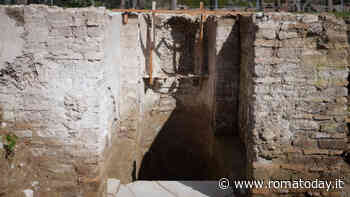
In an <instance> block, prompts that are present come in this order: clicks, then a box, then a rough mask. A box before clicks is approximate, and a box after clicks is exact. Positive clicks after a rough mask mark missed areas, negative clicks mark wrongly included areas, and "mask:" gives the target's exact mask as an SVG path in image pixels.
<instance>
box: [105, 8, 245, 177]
mask: <svg viewBox="0 0 350 197" xmlns="http://www.w3.org/2000/svg"><path fill="white" fill-rule="evenodd" d="M237 18H238V17H236V16H227V17H222V18H220V20H217V18H216V17H209V18H208V19H206V20H203V21H202V20H201V18H200V17H198V16H194V17H191V16H171V15H167V14H164V15H157V16H156V17H155V18H154V19H152V15H149V14H138V15H129V16H128V22H127V24H123V25H122V26H121V32H122V33H121V53H122V54H121V56H122V57H125V59H129V60H131V61H135V60H134V59H135V53H132V52H131V51H129V50H127V48H131V47H134V49H131V50H135V48H136V49H138V48H140V49H138V50H141V51H140V54H138V55H139V58H140V59H143V62H139V63H138V64H135V65H130V62H128V61H126V62H124V63H123V64H125V66H122V67H121V71H120V72H121V73H126V75H125V76H122V79H121V81H122V82H121V94H125V95H131V92H134V94H133V95H135V96H136V98H134V99H132V102H134V103H133V106H134V107H135V109H134V110H130V108H125V110H128V111H126V112H125V114H127V115H128V116H125V117H124V118H125V119H124V118H122V119H121V125H122V128H123V129H125V131H124V130H123V131H121V133H122V135H125V136H126V137H127V138H129V139H128V140H133V141H134V142H130V143H127V144H123V142H121V144H120V145H119V147H118V145H117V146H116V148H115V149H116V150H120V151H123V150H125V146H131V147H130V148H126V149H127V150H129V149H131V150H133V151H135V149H136V150H137V151H139V153H137V152H135V155H134V157H132V156H130V154H126V153H125V156H126V157H127V158H125V159H120V158H117V159H118V161H116V162H111V163H112V165H114V167H117V169H115V171H114V172H115V173H116V174H117V175H116V176H117V177H118V176H122V177H123V178H125V181H132V180H136V179H138V180H217V179H220V177H232V178H233V177H235V178H238V177H243V176H244V174H243V173H244V172H245V170H244V166H245V151H244V145H243V144H242V143H241V141H240V138H239V135H238V122H237V121H238V117H237V116H238V97H239V71H240V69H239V61H240V53H239V51H240V43H239V28H238V23H237ZM152 20H153V25H154V29H152ZM130 29H134V34H135V35H130V33H129V32H130ZM135 29H137V31H136V30H135ZM218 29H220V31H219V32H220V34H219V36H220V37H218V36H217V32H218V31H217V30H218ZM123 32H128V33H125V37H123ZM153 32H154V36H153ZM152 36H153V37H154V43H155V46H153V48H154V49H153V50H152V54H150V51H151V50H150V48H151V43H152V39H153V38H152ZM131 39H134V40H135V41H134V40H131ZM124 42H125V43H124ZM137 42H139V43H137ZM130 43H135V46H130ZM124 46H125V49H124V48H123V47H124ZM151 56H152V57H151ZM151 58H152V60H151V61H152V63H150V59H151ZM151 64H152V65H151ZM150 65H151V66H150ZM150 67H152V68H150ZM150 70H151V71H150ZM130 72H134V74H133V75H130ZM140 73H141V75H140ZM135 75H136V76H137V77H138V79H137V78H135ZM123 77H125V80H124V79H123ZM219 77H220V79H219ZM130 78H134V79H135V80H138V81H135V83H130ZM151 81H152V82H151ZM135 86H136V87H137V86H139V87H138V88H136V87H135ZM140 91H142V92H140ZM130 101H131V99H130V98H128V97H126V98H125V103H128V105H126V106H130V104H131V103H130ZM122 103H124V101H123V102H122ZM125 103H124V104H125ZM137 114H138V115H137ZM132 124H136V125H135V126H134V127H131V125H132ZM123 125H125V126H123ZM133 132H134V134H132V133H133ZM130 135H134V136H133V137H134V139H130V138H132V137H130ZM120 139H123V137H122V136H121V137H119V140H120ZM138 154H140V155H139V157H138ZM116 155H119V154H118V153H116ZM225 158H226V159H225ZM227 158H232V159H227ZM131 164H132V165H131ZM114 167H112V168H114ZM126 169H129V170H126ZM233 169H235V170H233ZM130 175H132V176H130ZM119 178H120V177H119ZM122 180H123V179H122ZM123 181H124V180H123Z"/></svg>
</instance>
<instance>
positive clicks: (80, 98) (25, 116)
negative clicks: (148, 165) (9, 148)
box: [0, 6, 121, 197]
mask: <svg viewBox="0 0 350 197" xmlns="http://www.w3.org/2000/svg"><path fill="white" fill-rule="evenodd" d="M113 18H115V17H113V16H108V15H107V13H106V10H105V9H103V8H100V9H95V8H85V9H62V8H48V7H47V6H11V7H6V6H2V7H0V29H1V33H0V35H1V41H0V92H1V93H0V108H1V120H0V122H1V133H0V135H1V136H4V135H6V133H13V134H16V135H17V136H18V137H19V138H18V140H17V144H16V148H15V150H14V151H15V153H14V156H13V158H10V159H8V160H6V159H5V158H4V157H3V151H4V150H3V148H1V150H0V155H1V158H0V173H1V174H2V178H0V193H1V195H4V196H22V195H23V193H22V191H28V192H29V191H32V192H34V195H35V196H36V197H44V196H97V194H98V193H103V191H104V174H105V173H104V172H105V166H104V164H105V161H106V160H105V159H106V157H105V156H106V152H107V151H106V150H107V149H108V147H110V144H111V143H110V141H111V136H112V131H113V130H114V131H115V127H116V121H115V120H116V118H117V115H118V109H117V106H116V97H117V94H118V90H117V88H116V87H117V84H118V77H117V76H118V70H117V67H116V66H112V64H111V62H112V61H114V62H118V60H116V59H115V58H116V57H118V56H116V55H115V54H117V50H116V49H115V48H113V47H116V46H118V45H117V44H116V43H115V42H116V41H118V40H117V38H118V37H117V38H113V39H111V37H109V36H108V35H113V34H114V33H116V32H113V31H112V30H111V29H109V27H115V28H116V29H118V22H120V21H121V20H120V18H119V20H117V21H115V20H112V19H113ZM107 19H108V20H107ZM112 22H113V23H112ZM112 55H113V56H112ZM2 142H4V141H3V140H2V141H1V142H0V143H1V147H2Z"/></svg>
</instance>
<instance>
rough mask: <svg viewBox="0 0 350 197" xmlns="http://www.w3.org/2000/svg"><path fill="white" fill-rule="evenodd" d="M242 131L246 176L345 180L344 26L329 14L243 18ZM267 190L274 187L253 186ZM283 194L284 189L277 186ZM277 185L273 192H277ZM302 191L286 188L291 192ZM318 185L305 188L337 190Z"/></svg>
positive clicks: (345, 40) (345, 37) (346, 67)
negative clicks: (322, 187) (343, 156)
mask: <svg viewBox="0 0 350 197" xmlns="http://www.w3.org/2000/svg"><path fill="white" fill-rule="evenodd" d="M241 40H242V42H241V46H242V52H241V61H242V64H241V69H242V70H241V91H240V94H241V95H240V98H241V99H240V102H241V104H240V107H241V109H240V115H241V117H240V133H241V137H242V138H243V139H244V141H245V145H246V148H247V150H248V159H249V161H248V165H249V170H248V175H249V177H250V178H254V179H269V180H295V179H297V180H299V179H300V178H301V179H303V180H305V179H308V180H310V179H311V180H315V179H319V180H333V181H334V180H335V179H342V180H344V181H345V182H346V185H347V189H345V190H344V189H341V190H337V191H335V192H338V193H343V195H346V194H347V193H348V192H349V186H348V184H349V182H350V180H349V178H350V177H349V176H348V174H349V171H350V167H349V164H347V163H345V161H344V159H343V158H342V156H341V155H342V154H343V152H344V151H345V150H346V149H347V148H348V147H347V146H348V145H347V133H348V129H347V127H346V117H347V116H348V111H347V85H348V61H347V57H348V48H349V45H348V43H347V41H348V39H347V35H346V26H345V25H344V23H343V21H342V20H339V19H336V18H335V17H332V16H328V15H327V16H322V15H320V16H318V15H308V14H304V15H300V14H299V15H296V14H288V13H283V14H279V13H269V14H255V15H253V16H252V17H242V20H241ZM261 192H262V193H263V194H265V195H266V196H271V195H272V194H270V193H269V192H271V191H268V192H266V191H258V190H256V191H253V193H261ZM278 192H282V193H284V194H286V191H285V190H283V191H278ZM278 192H277V193H278ZM293 192H296V193H303V192H305V190H300V189H298V190H297V191H292V190H289V193H288V195H289V196H294V195H296V194H293ZM332 192H334V191H331V192H328V193H327V192H325V190H317V191H315V192H314V193H313V192H310V191H309V192H308V194H307V195H321V196H334V195H335V194H334V193H332Z"/></svg>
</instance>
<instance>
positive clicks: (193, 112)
mask: <svg viewBox="0 0 350 197" xmlns="http://www.w3.org/2000/svg"><path fill="white" fill-rule="evenodd" d="M188 23H191V24H188ZM169 25H171V26H172V28H171V29H172V37H173V39H174V43H177V46H180V47H176V49H175V48H174V50H176V51H173V52H174V53H179V54H180V55H181V56H180V61H179V62H178V63H179V64H178V65H175V61H174V70H175V71H176V73H177V74H182V75H184V74H188V73H192V72H193V71H194V59H195V58H196V57H195V55H196V53H195V52H193V48H194V44H195V43H194V42H195V40H194V39H193V38H186V37H188V36H191V37H194V36H195V33H193V32H190V33H189V31H188V30H189V28H190V27H194V26H197V25H198V24H197V23H196V22H192V21H190V20H187V19H182V18H181V17H174V18H173V19H172V20H170V22H169ZM177 25H181V26H180V27H177ZM215 28H216V26H215ZM233 31H237V29H236V28H233ZM215 32H216V30H215ZM206 34H207V32H205V37H206V36H208V35H206ZM231 34H232V35H231ZM231 34H230V36H229V38H228V39H230V38H232V36H233V34H235V32H232V33H231ZM236 35H237V36H238V35H239V32H236ZM215 36H216V33H215ZM208 39H212V37H207V38H205V40H208ZM214 39H215V37H214ZM227 42H231V41H230V40H227ZM214 44H215V42H214ZM224 45H225V44H224ZM204 46H205V47H208V48H209V47H210V46H208V45H204ZM211 47H213V48H214V46H211ZM144 48H147V47H144ZM237 48H238V49H239V46H237ZM170 49H171V48H170ZM229 49H230V50H231V49H232V47H230V48H229ZM223 50H227V47H223ZM203 51H205V52H208V51H209V50H208V49H205V50H203ZM219 54H224V55H223V56H224V57H228V56H229V55H228V54H229V52H219ZM209 56H210V55H208V54H206V55H205V56H204V57H205V58H209ZM204 61H205V62H206V63H207V64H210V63H208V62H210V61H209V60H208V59H207V60H204ZM214 64H215V61H214ZM214 66H215V65H214ZM204 70H210V69H208V68H204ZM209 74H210V73H209ZM238 75H239V74H238ZM147 81H148V80H147V79H145V81H144V82H145V85H146V86H147V84H148V83H147ZM156 81H157V79H155V85H153V86H152V87H150V86H147V87H146V89H145V91H146V92H147V91H155V92H156V91H157V88H159V87H158V86H157V82H156ZM207 83H209V82H208V79H207V78H196V77H193V78H191V77H190V78H182V79H179V81H178V84H177V88H176V89H177V91H176V92H173V93H171V95H170V96H172V97H173V98H175V99H176V108H175V109H174V110H173V111H172V113H171V115H170V117H169V118H168V119H167V121H166V122H165V123H164V125H163V126H162V128H161V129H160V131H159V132H158V134H157V136H156V137H155V139H154V141H153V142H152V145H151V147H150V148H149V150H148V152H147V153H146V154H145V155H144V157H143V159H142V163H141V167H140V170H139V173H138V180H219V179H220V178H222V177H227V178H230V179H240V178H243V177H245V171H246V170H245V165H246V159H245V155H246V154H245V148H244V145H243V144H242V143H241V141H240V138H239V137H238V135H233V133H238V132H231V135H225V136H215V132H214V130H215V129H214V128H213V125H214V124H213V119H212V116H213V111H212V110H211V109H208V107H205V105H203V104H202V103H201V102H200V99H199V95H200V94H201V91H203V87H205V86H206V85H207ZM149 89H152V90H149ZM169 92H171V91H169ZM235 96H236V97H237V100H238V94H237V95H235ZM214 105H215V104H214ZM231 112H232V114H229V116H231V117H232V119H235V121H236V118H235V117H236V116H237V114H238V109H236V110H235V111H231ZM233 113H235V114H233ZM149 124H152V122H149Z"/></svg>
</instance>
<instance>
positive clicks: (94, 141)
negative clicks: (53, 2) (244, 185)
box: [0, 5, 350, 197]
mask: <svg viewBox="0 0 350 197" xmlns="http://www.w3.org/2000/svg"><path fill="white" fill-rule="evenodd" d="M132 11H133V12H132ZM132 11H130V10H128V11H125V10H114V11H109V10H106V9H104V8H79V9H75V8H74V9H73V8H72V9H63V8H57V7H47V6H38V5H36V6H2V7H0V29H1V30H4V31H1V32H0V35H1V36H0V123H1V124H0V125H1V129H0V137H1V144H0V145H1V146H0V147H2V148H1V149H0V152H1V153H4V155H5V156H6V157H5V156H4V157H1V159H0V174H2V175H4V176H2V178H0V196H6V197H7V196H11V197H12V196H23V193H24V194H26V195H27V194H28V193H31V192H32V193H33V194H34V196H35V197H47V196H64V197H66V196H67V197H70V196H72V197H73V196H74V197H75V196H79V197H80V196H84V197H86V196H87V197H90V196H91V197H96V196H101V197H102V196H103V197H105V196H107V193H108V192H110V191H111V190H110V189H108V190H107V185H109V183H111V182H113V180H115V179H118V180H120V181H121V183H122V184H129V183H130V184H133V183H135V184H138V183H139V184H148V183H151V182H153V181H157V180H180V181H183V180H200V181H203V180H218V179H220V178H223V177H226V178H229V179H231V180H236V179H267V180H270V179H273V180H292V179H299V178H303V179H327V180H335V179H342V180H344V182H345V183H346V185H349V184H350V177H349V176H348V175H349V174H350V167H349V164H348V163H347V156H346V155H348V150H349V149H350V146H349V139H348V128H347V121H348V120H347V119H348V118H347V116H348V109H347V106H348V101H347V97H348V88H347V87H348V59H347V57H348V53H349V43H348V35H347V29H346V25H345V23H344V21H342V20H339V19H337V18H335V17H334V16H331V15H316V14H314V15H311V14H291V13H274V12H271V13H235V12H230V11H215V12H213V11H203V10H202V11H193V12H191V11H174V12H170V11H169V12H168V11H154V12H153V13H152V12H150V11H140V10H132ZM14 136H16V137H14ZM111 180H112V181H111ZM141 180H144V181H145V182H142V181H141ZM108 187H109V186H108ZM121 188H122V187H121ZM264 192H266V193H265V194H266V195H267V196H272V195H275V194H276V195H282V194H283V195H284V196H286V197H290V196H298V195H299V196H303V195H306V196H308V195H310V193H308V192H309V191H306V192H305V191H299V190H297V191H296V190H288V192H286V191H285V190H273V191H264ZM332 192H335V193H337V194H342V195H343V194H348V193H350V192H349V188H348V187H346V188H345V189H343V190H337V191H332ZM250 193H251V196H259V195H260V194H261V193H262V192H261V191H257V190H251V191H250ZM272 193H273V194H272ZM333 194H334V193H327V192H323V191H322V192H321V193H320V195H321V196H323V197H328V196H329V197H331V196H332V195H333ZM108 195H109V193H108ZM113 195H114V194H113ZM266 195H265V196H266ZM26 197H27V196H26ZM118 197H119V196H118Z"/></svg>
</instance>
